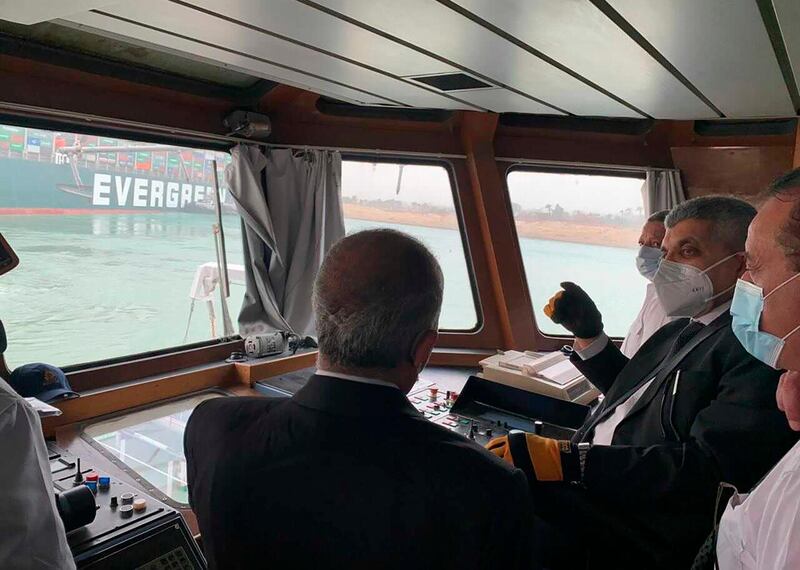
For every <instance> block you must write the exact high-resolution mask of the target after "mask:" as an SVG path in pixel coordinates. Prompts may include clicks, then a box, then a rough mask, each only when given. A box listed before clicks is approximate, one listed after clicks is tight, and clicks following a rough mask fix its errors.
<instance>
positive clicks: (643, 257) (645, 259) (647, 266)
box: [636, 245, 663, 281]
mask: <svg viewBox="0 0 800 570" xmlns="http://www.w3.org/2000/svg"><path fill="white" fill-rule="evenodd" d="M662 257H663V254H662V253H661V250H660V249H658V248H657V247H649V246H646V245H643V246H642V247H640V248H639V255H637V256H636V268H637V269H638V270H639V273H641V275H642V277H644V278H645V279H647V280H648V281H652V280H653V276H654V275H655V274H656V271H658V266H659V264H660V263H661V258H662Z"/></svg>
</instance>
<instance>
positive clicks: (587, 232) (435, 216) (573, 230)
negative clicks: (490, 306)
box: [344, 203, 639, 248]
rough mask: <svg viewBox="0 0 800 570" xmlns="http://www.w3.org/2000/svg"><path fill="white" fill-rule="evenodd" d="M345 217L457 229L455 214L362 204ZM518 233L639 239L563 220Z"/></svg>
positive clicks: (528, 224)
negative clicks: (383, 207)
mask: <svg viewBox="0 0 800 570" xmlns="http://www.w3.org/2000/svg"><path fill="white" fill-rule="evenodd" d="M344 215H345V217H347V218H356V219H359V220H368V221H373V222H389V223H394V224H406V225H409V226H424V227H428V228H444V229H452V230H455V229H458V223H457V221H456V217H455V215H454V214H440V213H424V212H404V211H399V210H382V209H380V208H374V207H372V206H364V205H361V204H347V203H346V204H344ZM517 234H518V235H519V236H520V237H526V238H534V239H547V240H553V241H566V242H571V243H586V244H591V245H606V246H610V247H630V248H634V247H636V244H637V241H638V239H639V230H638V229H637V228H626V227H618V226H606V225H601V224H596V225H595V224H575V223H570V222H563V221H557V220H553V221H548V220H536V221H525V222H518V223H517Z"/></svg>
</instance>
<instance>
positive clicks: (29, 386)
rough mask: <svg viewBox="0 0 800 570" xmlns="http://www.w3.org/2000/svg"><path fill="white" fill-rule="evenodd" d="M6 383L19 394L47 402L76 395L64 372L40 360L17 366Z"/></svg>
mask: <svg viewBox="0 0 800 570" xmlns="http://www.w3.org/2000/svg"><path fill="white" fill-rule="evenodd" d="M8 383H9V384H10V385H11V387H12V388H14V390H16V391H17V393H19V395H20V396H23V397H25V398H31V397H33V398H38V399H40V400H41V401H42V402H47V403H51V402H53V401H55V400H59V399H61V398H64V397H66V396H77V395H78V394H77V393H76V392H73V391H72V386H70V385H69V382H68V381H67V376H66V374H64V372H63V371H62V370H61V369H60V368H56V367H55V366H52V365H50V364H42V363H41V362H36V363H34V364H23V365H22V366H18V367H17V368H15V369H14V371H13V372H12V373H11V379H10V380H9V382H8Z"/></svg>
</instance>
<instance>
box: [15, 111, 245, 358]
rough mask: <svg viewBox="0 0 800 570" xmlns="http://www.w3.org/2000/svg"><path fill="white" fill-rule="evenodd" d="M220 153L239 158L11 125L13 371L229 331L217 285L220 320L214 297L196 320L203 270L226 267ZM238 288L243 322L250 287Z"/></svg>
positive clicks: (235, 241)
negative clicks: (218, 201)
mask: <svg viewBox="0 0 800 570" xmlns="http://www.w3.org/2000/svg"><path fill="white" fill-rule="evenodd" d="M213 159H216V160H217V164H218V168H219V169H220V170H222V169H223V168H224V166H225V165H226V164H227V163H228V162H229V161H230V155H228V154H227V153H219V152H212V151H208V150H203V149H194V148H182V147H175V146H164V145H153V144H148V143H142V142H136V141H130V140H120V139H116V138H111V137H99V136H90V135H85V134H76V133H69V132H54V131H47V130H41V129H32V128H23V127H17V126H11V125H0V229H1V231H2V232H3V235H4V236H5V237H6V238H7V239H8V241H9V243H10V244H11V245H12V247H13V248H14V249H15V250H16V252H17V253H18V254H19V258H20V265H19V267H18V268H17V269H16V270H14V271H13V272H11V273H9V274H8V275H6V276H4V277H3V278H2V280H0V300H2V302H1V303H0V306H1V307H2V309H1V310H0V319H2V320H3V322H4V324H5V328H6V330H7V332H8V345H9V346H8V351H7V353H6V359H7V361H8V362H9V366H10V367H11V368H13V367H15V366H19V365H21V364H24V363H26V362H49V363H51V364H55V365H59V366H65V365H70V364H78V363H85V362H91V361H96V360H102V359H108V358H115V357H120V356H125V355H130V354H136V353H142V352H149V351H154V350H161V349H164V348H166V347H172V346H178V345H181V344H186V343H193V342H199V341H206V340H209V339H211V338H214V337H219V336H222V334H223V327H222V320H221V319H222V316H221V315H222V312H221V310H220V305H219V291H218V290H216V291H214V293H213V295H212V296H211V297H209V298H210V299H211V300H212V301H213V305H214V315H215V322H214V323H212V321H211V319H210V315H209V310H208V306H207V302H206V301H205V300H203V299H198V300H196V301H195V303H194V304H195V307H194V314H193V315H192V320H191V323H190V322H189V317H190V314H191V309H192V298H191V297H190V291H191V290H192V284H193V280H194V278H195V275H196V274H197V272H198V271H199V270H200V269H201V267H202V266H204V265H205V264H210V265H211V266H212V267H213V269H214V271H213V272H212V273H215V272H216V250H215V244H214V232H213V225H214V224H215V222H216V217H215V216H214V215H213V212H214V203H213V200H212V188H213V174H212V160H213ZM220 182H222V179H221V177H220ZM223 195H224V196H225V204H224V205H223V210H224V212H225V215H224V216H223V224H224V226H225V232H226V237H227V240H226V244H227V249H228V263H229V264H231V265H237V264H238V265H240V266H241V264H242V259H243V257H242V240H241V230H240V224H239V217H238V215H237V214H236V213H235V208H234V206H233V203H232V201H231V198H230V197H229V196H227V192H226V190H225V188H223ZM204 275H206V276H208V272H206V273H205V274H204ZM195 293H197V292H195ZM231 294H232V296H231V298H230V299H229V301H228V303H229V307H230V308H231V313H232V318H233V320H234V324H235V320H236V315H237V314H238V310H239V307H240V306H241V300H242V298H243V295H244V285H243V284H241V285H237V284H236V280H234V284H233V285H232V287H231ZM212 324H213V325H214V326H213V328H212Z"/></svg>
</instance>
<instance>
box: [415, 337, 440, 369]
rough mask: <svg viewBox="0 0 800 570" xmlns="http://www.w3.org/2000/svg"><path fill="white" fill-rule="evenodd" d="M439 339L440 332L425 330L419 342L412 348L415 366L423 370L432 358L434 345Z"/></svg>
mask: <svg viewBox="0 0 800 570" xmlns="http://www.w3.org/2000/svg"><path fill="white" fill-rule="evenodd" d="M437 340H439V333H438V332H437V331H434V330H429V331H425V332H424V333H422V334H421V335H420V336H419V340H417V343H416V344H415V345H414V346H413V347H412V348H411V361H412V363H413V364H414V368H416V369H417V371H419V372H421V371H422V369H423V368H425V365H426V364H428V360H430V358H431V352H433V347H434V346H436V341H437Z"/></svg>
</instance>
